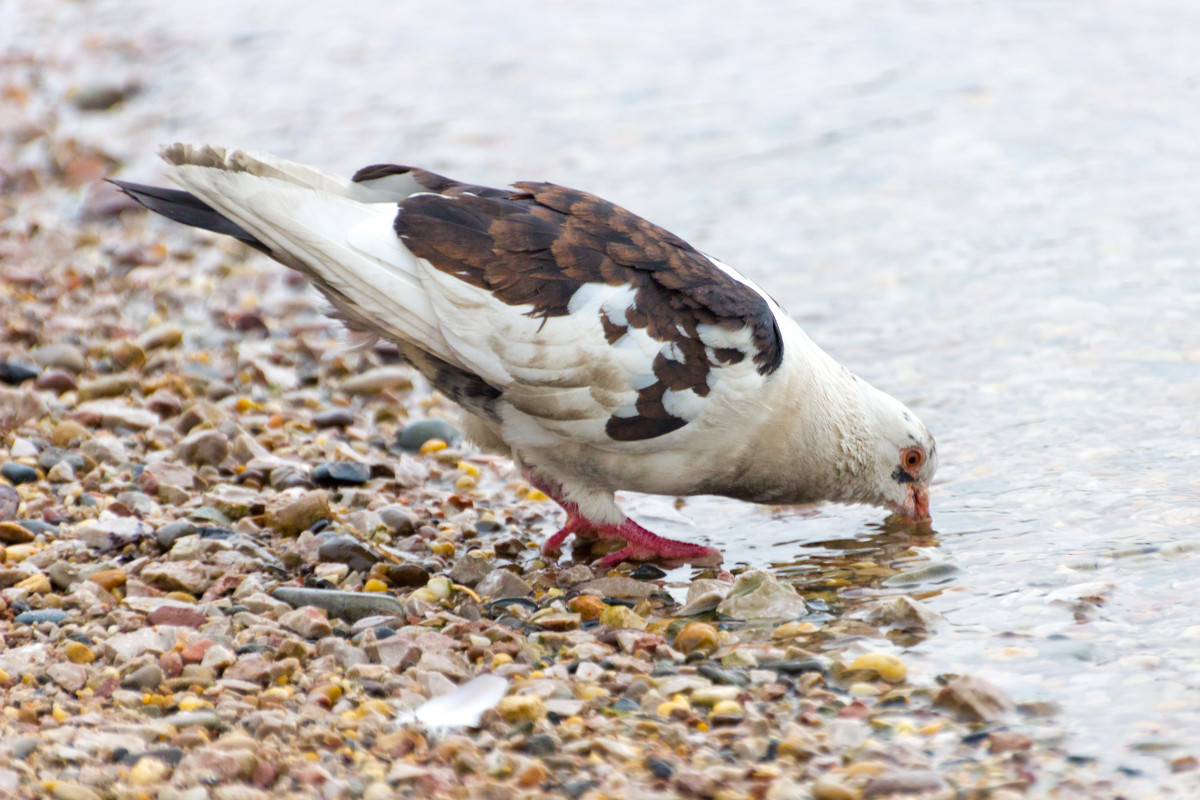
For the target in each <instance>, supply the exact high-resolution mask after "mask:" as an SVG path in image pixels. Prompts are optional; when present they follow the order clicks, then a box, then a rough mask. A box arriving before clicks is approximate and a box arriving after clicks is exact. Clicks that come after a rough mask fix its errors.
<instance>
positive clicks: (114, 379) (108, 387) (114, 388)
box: [78, 374, 137, 400]
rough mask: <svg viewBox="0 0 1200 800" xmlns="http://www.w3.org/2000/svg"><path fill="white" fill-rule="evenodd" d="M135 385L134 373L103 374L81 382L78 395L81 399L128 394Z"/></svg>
mask: <svg viewBox="0 0 1200 800" xmlns="http://www.w3.org/2000/svg"><path fill="white" fill-rule="evenodd" d="M135 386H137V381H136V380H135V379H134V378H133V376H132V375H123V374H122V375H103V376H101V377H99V378H93V379H92V380H88V381H84V382H82V383H80V384H79V389H78V396H79V399H80V400H97V399H102V398H106V397H120V396H121V395H124V394H128V393H129V391H130V390H131V389H133V387H135Z"/></svg>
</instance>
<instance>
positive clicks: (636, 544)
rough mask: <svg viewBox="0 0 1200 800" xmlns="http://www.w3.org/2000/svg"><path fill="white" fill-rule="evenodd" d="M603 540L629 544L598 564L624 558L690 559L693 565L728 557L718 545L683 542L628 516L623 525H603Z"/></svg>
mask: <svg viewBox="0 0 1200 800" xmlns="http://www.w3.org/2000/svg"><path fill="white" fill-rule="evenodd" d="M598 534H599V536H600V538H601V539H624V540H625V546H624V547H623V548H621V549H620V550H618V551H616V552H615V553H609V554H608V555H606V556H605V557H604V558H602V559H600V560H599V561H597V562H596V566H598V567H611V566H612V565H614V564H620V563H621V562H622V561H653V560H655V559H662V560H663V561H688V562H691V563H693V564H706V565H709V564H720V563H721V561H723V560H724V559H723V558H722V556H721V551H720V550H718V549H717V548H715V547H706V546H705V545H702V544H692V543H691V542H681V541H679V540H678V539H667V538H665V537H663V536H659V535H658V534H656V533H651V532H650V531H648V530H646V529H645V528H643V527H642V526H641V525H638V524H637V523H636V522H634V521H633V520H631V519H626V520H625V521H624V522H622V523H621V524H620V525H601V526H600V527H599V529H598Z"/></svg>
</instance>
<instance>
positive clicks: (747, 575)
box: [717, 570, 808, 621]
mask: <svg viewBox="0 0 1200 800" xmlns="http://www.w3.org/2000/svg"><path fill="white" fill-rule="evenodd" d="M807 611H808V607H807V606H806V605H805V604H804V599H803V598H802V597H800V595H798V594H797V593H796V590H795V589H793V588H792V587H790V586H784V585H783V584H781V583H780V582H779V581H778V580H777V579H776V578H775V576H774V575H772V574H771V573H769V572H763V571H761V570H747V571H746V572H743V573H742V574H740V575H738V577H737V581H735V582H734V584H733V588H732V589H730V590H729V594H728V595H727V596H726V597H725V599H724V600H722V601H721V603H720V605H718V606H717V612H718V613H720V614H724V615H725V616H728V617H736V618H738V619H744V620H748V621H767V620H775V619H788V618H792V617H798V616H801V615H803V614H805V613H806V612H807Z"/></svg>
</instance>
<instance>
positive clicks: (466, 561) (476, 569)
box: [450, 556, 493, 586]
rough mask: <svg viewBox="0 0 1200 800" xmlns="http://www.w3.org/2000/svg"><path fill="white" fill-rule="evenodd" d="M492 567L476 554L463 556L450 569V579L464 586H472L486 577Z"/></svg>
mask: <svg viewBox="0 0 1200 800" xmlns="http://www.w3.org/2000/svg"><path fill="white" fill-rule="evenodd" d="M492 570H493V567H492V565H491V564H489V563H488V562H487V561H486V560H485V559H482V558H479V557H478V556H463V557H462V558H460V559H458V561H457V562H455V564H454V566H453V567H451V569H450V579H451V580H452V581H454V582H455V583H461V584H462V585H464V586H474V585H476V584H477V583H479V582H480V581H481V580H483V579H484V578H486V577H487V576H488V574H489V573H490V572H492Z"/></svg>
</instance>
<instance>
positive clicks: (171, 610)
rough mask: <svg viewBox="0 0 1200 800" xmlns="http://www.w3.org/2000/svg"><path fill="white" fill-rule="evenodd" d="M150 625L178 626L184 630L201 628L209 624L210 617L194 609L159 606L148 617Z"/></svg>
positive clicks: (147, 620)
mask: <svg viewBox="0 0 1200 800" xmlns="http://www.w3.org/2000/svg"><path fill="white" fill-rule="evenodd" d="M146 622H147V623H148V624H150V625H177V626H180V627H184V628H199V627H200V626H201V625H203V624H204V623H206V622H208V617H207V616H205V615H204V614H202V613H201V612H200V611H197V610H196V609H194V608H187V607H183V606H167V605H164V606H159V607H158V608H156V609H154V610H153V611H151V612H150V613H149V614H147V615H146Z"/></svg>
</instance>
